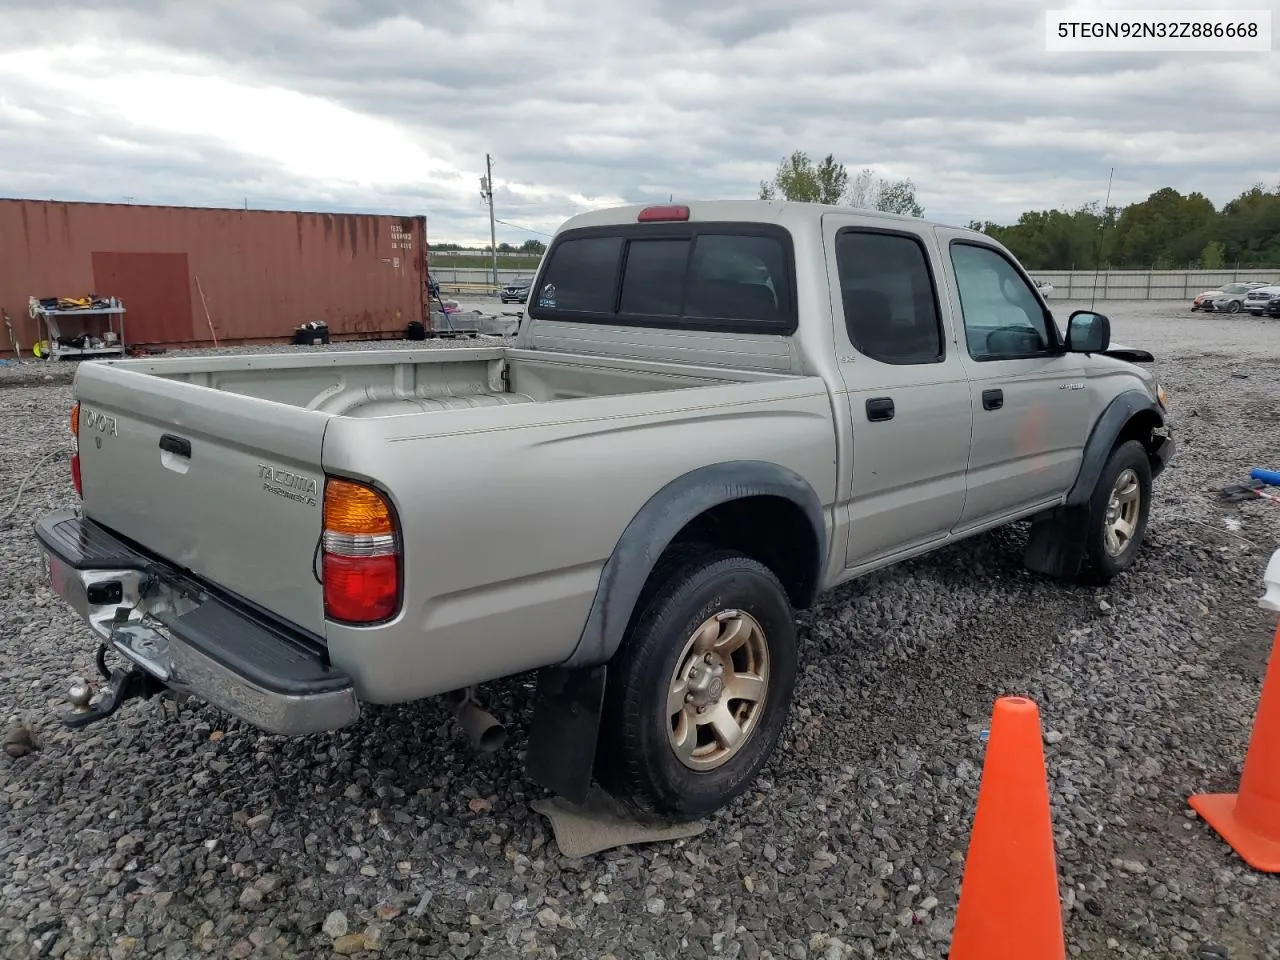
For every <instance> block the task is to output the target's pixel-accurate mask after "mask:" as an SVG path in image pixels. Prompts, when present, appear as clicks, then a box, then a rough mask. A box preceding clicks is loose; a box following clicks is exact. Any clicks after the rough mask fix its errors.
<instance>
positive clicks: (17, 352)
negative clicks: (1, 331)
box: [0, 310, 22, 361]
mask: <svg viewBox="0 0 1280 960" xmlns="http://www.w3.org/2000/svg"><path fill="white" fill-rule="evenodd" d="M0 313H3V314H4V328H5V330H7V331H8V332H9V346H11V347H13V355H14V356H15V357H17V358H18V360H19V361H21V360H22V344H20V343H18V335H17V334H16V333H14V332H13V318H12V317H10V316H9V311H8V310H4V311H0Z"/></svg>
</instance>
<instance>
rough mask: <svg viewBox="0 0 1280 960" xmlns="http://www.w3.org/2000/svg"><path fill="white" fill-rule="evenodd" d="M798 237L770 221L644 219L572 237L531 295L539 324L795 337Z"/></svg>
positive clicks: (550, 259)
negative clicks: (655, 221) (794, 245)
mask: <svg viewBox="0 0 1280 960" xmlns="http://www.w3.org/2000/svg"><path fill="white" fill-rule="evenodd" d="M794 263H795V259H794V253H793V250H792V246H791V238H790V235H789V234H788V233H787V232H786V231H785V230H783V229H781V228H779V227H774V226H770V225H766V224H737V223H734V224H716V223H706V224H699V223H694V224H690V223H682V224H637V225H634V226H630V225H628V226H624V227H614V228H590V229H583V230H575V231H570V232H568V233H565V234H562V235H561V236H560V237H559V238H557V240H556V241H555V242H554V243H553V244H552V246H551V249H550V251H548V254H547V268H546V270H545V271H544V272H543V275H542V276H541V277H540V278H539V280H538V283H537V287H536V289H535V291H534V296H532V297H530V304H529V315H530V316H531V317H534V318H535V319H539V320H570V321H578V322H588V323H591V322H594V323H611V324H618V325H621V326H639V327H659V328H666V329H687V330H708V331H724V332H738V333H773V334H779V333H780V334H789V333H792V332H793V331H794V330H795V328H796V310H795V296H794V289H795V284H794Z"/></svg>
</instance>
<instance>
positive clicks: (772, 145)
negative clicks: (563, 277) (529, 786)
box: [0, 0, 1280, 242]
mask: <svg viewBox="0 0 1280 960" xmlns="http://www.w3.org/2000/svg"><path fill="white" fill-rule="evenodd" d="M1060 5H1065V4H1060ZM1133 5H1135V2H1134V0H1127V2H1123V3H1117V4H1105V5H1099V4H1090V5H1089V6H1091V7H1093V8H1099V7H1100V6H1111V7H1117V6H1119V7H1126V6H1133ZM1139 5H1140V4H1139ZM1199 5H1201V6H1213V5H1214V4H1213V3H1211V2H1209V0H1199ZM1217 5H1218V6H1221V7H1223V8H1229V7H1233V6H1235V5H1236V4H1235V3H1234V2H1231V0H1226V2H1222V3H1219V4H1217ZM5 7H6V11H5V13H4V19H5V26H6V55H5V57H3V58H0V138H3V139H2V140H0V142H3V143H5V145H6V148H5V150H4V151H2V152H0V183H4V184H5V189H6V192H8V193H10V194H12V195H30V196H41V197H47V196H53V197H60V198H64V199H102V200H119V199H120V198H121V197H122V196H132V197H134V198H135V199H136V200H138V201H155V202H165V203H203V204H219V205H237V206H238V205H239V204H240V203H242V202H244V200H246V199H247V200H248V202H249V203H250V204H254V205H262V206H273V207H288V206H298V207H304V208H312V209H314V208H330V209H367V210H379V211H384V212H395V213H405V214H418V213H425V214H427V215H428V217H429V218H430V220H429V222H430V231H431V234H432V236H433V238H434V239H435V240H437V241H442V240H455V239H461V240H471V239H485V240H487V236H488V223H487V216H486V213H485V210H484V208H483V207H482V206H481V204H480V202H479V176H480V174H481V173H482V172H483V168H484V155H485V153H486V152H489V153H492V154H494V155H495V160H496V165H495V170H494V174H495V183H496V192H497V213H498V216H499V217H500V218H501V219H502V220H505V221H508V222H510V223H516V224H522V225H524V226H527V227H530V228H532V229H533V230H536V231H540V232H544V233H549V232H551V231H552V230H553V229H554V228H555V226H556V225H557V224H558V223H559V222H560V221H561V220H563V219H564V218H565V217H566V216H568V215H571V214H573V213H575V212H577V211H579V210H583V209H590V208H594V207H598V206H602V205H607V204H610V203H616V202H622V201H628V200H645V199H657V198H661V199H665V198H666V197H667V196H669V195H675V196H677V197H682V198H685V199H693V198H698V197H708V198H726V197H746V196H752V195H753V194H754V192H755V189H756V185H757V183H758V182H759V180H760V179H761V178H762V177H767V176H768V175H769V174H770V173H771V171H772V168H773V166H774V165H775V164H776V163H777V161H778V160H779V159H780V158H781V157H782V156H783V155H785V154H787V153H789V152H790V151H791V150H793V149H796V148H801V149H805V150H807V151H808V152H810V153H811V154H813V155H817V156H821V155H823V154H825V153H827V152H833V153H835V155H836V156H837V157H838V158H839V159H841V160H843V161H844V162H845V163H846V164H847V165H848V166H849V168H850V169H851V171H856V170H858V169H860V168H861V167H863V166H874V167H876V168H878V169H879V170H880V171H881V172H883V173H885V174H887V175H891V176H910V177H911V178H912V179H913V180H914V181H915V182H916V184H917V185H918V187H919V191H920V197H921V200H922V201H923V203H924V205H925V208H926V211H927V213H928V214H929V215H930V216H933V217H937V218H939V219H944V220H949V221H952V222H964V221H966V220H968V219H995V220H1001V219H1011V218H1013V217H1016V216H1017V214H1018V213H1020V212H1021V211H1022V210H1024V209H1028V208H1041V207H1045V206H1051V205H1059V206H1061V205H1066V206H1075V205H1078V204H1080V203H1083V202H1087V201H1089V200H1101V195H1102V193H1103V191H1104V189H1105V184H1106V178H1107V172H1108V169H1109V168H1110V167H1112V166H1114V167H1116V184H1115V188H1114V192H1113V199H1114V200H1115V201H1118V202H1121V203H1123V202H1129V201H1133V200H1137V199H1141V198H1142V197H1143V196H1145V195H1146V194H1147V193H1150V192H1151V191H1153V190H1155V189H1157V188H1159V187H1162V186H1166V185H1167V186H1174V187H1176V188H1178V189H1180V190H1183V191H1191V190H1200V191H1202V192H1204V193H1205V194H1207V195H1208V196H1209V197H1210V198H1211V199H1213V200H1214V201H1215V202H1217V203H1222V202H1225V201H1226V200H1228V199H1230V197H1231V196H1233V195H1235V194H1237V193H1239V192H1240V191H1241V190H1243V189H1245V188H1247V187H1248V186H1250V185H1251V184H1252V183H1254V182H1257V181H1263V182H1266V183H1270V184H1274V183H1276V182H1280V127H1277V126H1276V124H1275V122H1274V121H1275V106H1274V91H1275V90H1276V89H1280V61H1278V58H1277V57H1275V56H1274V55H1268V54H1246V55H1239V56H1236V57H1229V56H1226V55H1219V54H1214V55H1204V56H1201V55H1190V54H1188V55H1182V54H1154V53H1153V54H1061V53H1057V54H1049V53H1046V52H1045V50H1044V27H1043V11H1042V10H1041V9H1040V8H1038V7H1034V6H1028V5H1027V4H1026V3H1025V2H1022V0H988V2H984V3H977V2H972V0H955V2H950V3H943V2H940V0H919V2H917V3H915V4H905V3H899V2H891V0H869V2H864V3H862V4H860V5H858V6H857V7H856V8H850V6H849V5H848V4H846V3H843V2H839V0H791V2H789V3H787V4H776V3H766V2H764V0H738V2H733V3H730V2H723V0H701V2H698V3H689V2H688V0H679V2H676V0H632V2H628V3H626V4H623V3H621V2H620V0H613V2H610V0H594V2H588V0H556V2H554V3H552V2H550V0H432V2H431V3H426V2H422V3H412V2H408V0H272V2H269V3H264V2H261V0H258V2H248V0H204V2H202V3H200V4H194V3H191V4H176V3H170V2H166V0H114V2H113V3H112V5H111V7H110V8H109V9H99V8H95V7H94V6H92V5H91V4H89V3H87V2H86V3H74V2H71V3H61V4H53V5H51V4H50V3H49V0H5ZM499 230H500V239H503V240H509V241H514V242H519V241H520V240H523V239H525V238H526V237H527V236H529V234H527V233H523V232H521V230H520V229H519V228H516V227H509V226H500V228H499Z"/></svg>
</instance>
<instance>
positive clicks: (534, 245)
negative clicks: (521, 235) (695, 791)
mask: <svg viewBox="0 0 1280 960" xmlns="http://www.w3.org/2000/svg"><path fill="white" fill-rule="evenodd" d="M520 249H521V250H522V251H524V252H525V253H536V254H543V253H546V252H547V245H546V244H545V243H543V242H542V241H541V240H526V241H525V242H524V243H522V244H520Z"/></svg>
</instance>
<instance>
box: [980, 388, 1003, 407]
mask: <svg viewBox="0 0 1280 960" xmlns="http://www.w3.org/2000/svg"><path fill="white" fill-rule="evenodd" d="M1003 406H1004V391H1003V390H983V391H982V409H983V410H999V409H1000V408H1001V407H1003Z"/></svg>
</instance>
